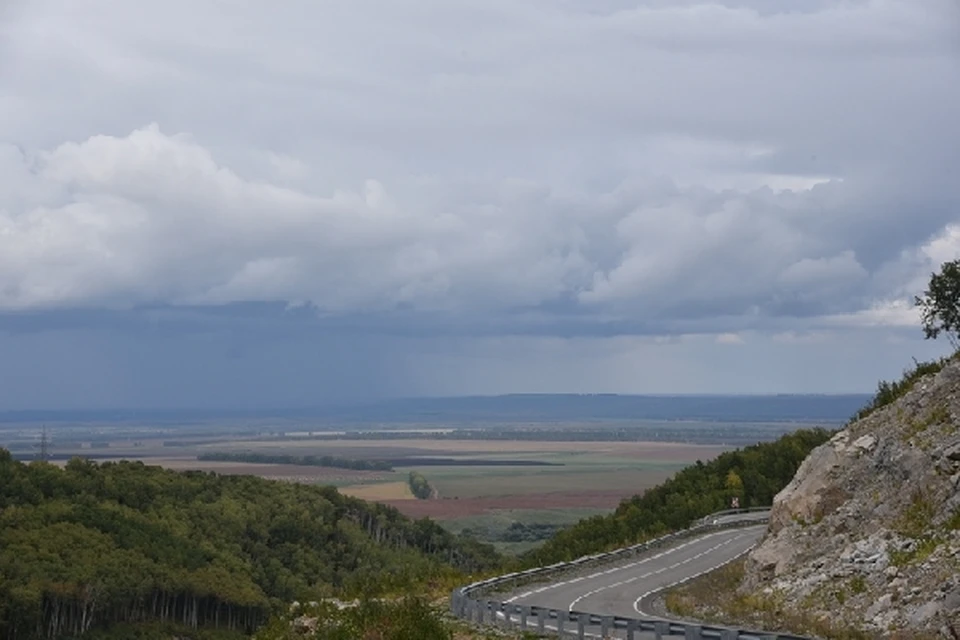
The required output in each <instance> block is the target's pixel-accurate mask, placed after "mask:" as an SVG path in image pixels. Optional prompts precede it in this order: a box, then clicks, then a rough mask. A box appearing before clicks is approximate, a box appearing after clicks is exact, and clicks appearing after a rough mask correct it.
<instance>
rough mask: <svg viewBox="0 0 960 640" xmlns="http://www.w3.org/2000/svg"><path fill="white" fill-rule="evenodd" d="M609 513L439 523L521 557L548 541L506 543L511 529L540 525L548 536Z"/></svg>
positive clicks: (559, 511) (544, 512) (517, 512)
mask: <svg viewBox="0 0 960 640" xmlns="http://www.w3.org/2000/svg"><path fill="white" fill-rule="evenodd" d="M608 512H609V510H608V509H583V508H554V509H497V510H494V511H490V512H487V513H485V514H483V515H476V516H466V517H462V518H453V519H450V520H439V521H438V522H439V523H440V524H441V525H443V526H444V528H446V529H448V530H450V531H452V532H453V533H466V534H469V535H472V536H474V537H475V538H477V539H478V540H482V541H484V542H490V543H491V544H492V545H493V546H494V547H495V548H496V549H497V550H498V551H500V552H501V553H505V554H509V555H519V554H521V553H523V552H525V551H529V550H530V549H534V548H536V547H538V546H539V545H541V544H543V542H544V539H545V538H542V539H527V540H513V541H508V540H504V538H505V537H508V535H509V531H510V528H511V527H512V526H514V524H515V523H520V524H521V525H525V526H528V527H531V528H534V527H537V526H538V525H539V526H541V527H543V529H542V530H543V531H544V532H546V530H547V528H548V527H556V528H562V527H567V526H570V525H572V524H575V523H576V522H577V521H579V520H580V519H582V518H589V517H591V516H595V515H599V514H602V513H608Z"/></svg>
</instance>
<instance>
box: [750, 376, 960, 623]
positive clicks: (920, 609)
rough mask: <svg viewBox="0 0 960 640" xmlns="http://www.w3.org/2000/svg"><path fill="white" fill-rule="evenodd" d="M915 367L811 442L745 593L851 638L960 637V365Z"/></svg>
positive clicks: (756, 556)
mask: <svg viewBox="0 0 960 640" xmlns="http://www.w3.org/2000/svg"><path fill="white" fill-rule="evenodd" d="M937 368H939V367H936V366H934V367H930V366H927V367H926V368H925V369H922V370H921V371H920V372H919V373H923V372H924V371H931V370H935V369H937ZM919 373H916V374H914V375H908V376H907V377H906V378H905V380H904V382H902V383H900V384H899V386H896V385H894V386H891V385H887V386H886V387H885V386H884V385H881V394H880V395H882V394H883V393H884V392H885V391H886V392H888V397H887V401H889V400H892V399H893V397H894V396H896V395H902V397H900V398H899V399H896V400H895V401H893V402H890V403H889V404H886V406H882V407H879V408H876V409H875V410H873V411H872V412H871V411H865V412H863V417H862V418H861V419H859V420H857V421H855V422H853V423H852V424H850V425H849V426H848V427H847V428H845V429H844V430H842V431H840V432H838V433H837V434H836V435H835V436H834V437H833V438H831V439H830V441H829V442H827V443H825V444H823V445H822V446H820V447H818V448H817V449H815V450H814V451H813V453H812V454H811V455H810V457H809V458H808V459H807V460H806V461H805V462H804V463H803V465H801V467H800V469H799V470H798V472H797V474H796V476H795V477H794V479H793V480H792V481H791V482H790V484H789V485H788V486H787V487H786V488H785V489H784V490H783V491H782V492H780V493H779V494H778V495H777V497H776V500H775V501H774V508H773V513H772V519H771V524H770V529H769V532H768V535H767V536H766V538H765V539H764V541H763V542H762V544H761V545H760V546H759V547H758V548H757V549H755V550H754V551H753V552H752V553H751V555H750V556H749V557H748V559H747V561H746V563H745V566H744V576H743V580H742V583H741V586H740V594H741V596H743V597H744V598H750V599H752V600H751V601H752V602H753V603H754V604H755V605H758V606H762V607H766V608H774V609H776V610H777V611H779V612H781V614H782V615H781V618H783V619H789V618H794V619H799V618H801V617H805V618H806V619H808V620H810V621H812V622H813V623H814V624H815V625H818V624H819V625H826V626H828V627H830V628H833V629H838V630H840V629H846V630H847V631H846V633H848V634H849V635H850V636H851V637H854V636H855V637H903V638H907V637H909V638H921V637H930V638H933V637H942V638H960V428H958V426H960V361H957V359H956V358H954V359H953V361H951V362H949V363H946V365H945V366H944V367H943V369H942V370H941V371H939V373H931V374H928V375H925V376H920V375H919ZM878 397H879V396H878ZM877 404H883V403H882V402H878V403H877Z"/></svg>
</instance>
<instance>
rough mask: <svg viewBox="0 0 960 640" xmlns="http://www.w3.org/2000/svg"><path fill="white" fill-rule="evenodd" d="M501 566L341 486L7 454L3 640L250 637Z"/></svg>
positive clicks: (0, 484)
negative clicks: (293, 610) (27, 459)
mask: <svg viewBox="0 0 960 640" xmlns="http://www.w3.org/2000/svg"><path fill="white" fill-rule="evenodd" d="M500 564H501V559H500V557H499V556H498V555H497V554H496V552H495V551H494V550H493V549H492V548H491V547H489V546H487V545H483V544H480V543H477V542H474V541H470V540H465V539H459V538H457V537H455V536H454V535H453V534H451V533H449V532H447V531H446V530H444V529H443V528H441V527H440V526H439V525H437V524H435V523H433V522H432V521H430V520H427V519H423V520H418V521H412V520H410V519H408V518H406V517H404V516H402V515H401V514H400V513H399V512H398V511H396V510H395V509H393V508H390V507H386V506H381V505H377V504H370V503H366V502H363V501H361V500H357V499H353V498H349V497H345V496H343V495H341V494H339V493H338V492H337V491H336V490H335V489H334V488H332V487H315V486H306V485H300V484H294V483H280V482H271V481H268V480H263V479H260V478H256V477H252V476H227V475H216V474H212V473H205V472H200V471H188V472H183V473H177V472H173V471H168V470H164V469H161V468H159V467H149V466H145V465H143V464H142V463H139V462H126V461H123V462H105V463H101V464H97V463H94V462H90V461H87V460H83V459H80V458H74V459H72V460H71V461H69V462H68V463H67V465H66V467H65V468H63V469H61V468H59V467H56V466H54V465H52V464H49V463H45V462H33V463H30V464H24V463H22V462H18V461H16V460H14V459H13V458H12V457H11V456H10V454H9V452H7V451H6V450H4V449H0V638H4V639H5V640H33V639H41V638H43V639H46V638H49V639H53V638H70V637H78V636H81V635H84V634H86V632H88V631H95V630H97V629H103V628H108V627H111V626H115V625H118V624H131V623H176V624H179V625H182V626H184V627H187V628H207V629H226V630H236V631H238V632H243V633H251V632H252V631H253V630H255V629H256V628H258V627H259V626H261V625H262V624H263V623H264V622H266V621H267V620H268V619H269V618H270V616H271V615H272V614H274V613H276V612H277V611H280V610H282V609H283V608H284V607H286V606H288V605H289V603H290V602H291V601H293V600H297V599H301V600H312V599H320V598H322V597H325V596H331V595H338V596H351V595H355V594H365V595H369V594H372V593H378V592H388V591H393V592H396V591H400V590H402V589H403V588H404V587H407V586H409V585H423V584H425V583H426V582H427V581H429V580H431V579H441V580H442V579H447V580H449V579H451V577H452V576H460V577H459V578H457V579H463V576H464V575H465V574H466V573H468V572H476V571H484V570H490V569H493V568H495V567H498V566H500Z"/></svg>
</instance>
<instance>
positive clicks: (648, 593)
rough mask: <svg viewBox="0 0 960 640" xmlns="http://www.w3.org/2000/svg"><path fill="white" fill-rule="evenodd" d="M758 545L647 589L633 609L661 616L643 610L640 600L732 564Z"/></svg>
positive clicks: (649, 615) (653, 616)
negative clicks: (707, 567) (662, 584)
mask: <svg viewBox="0 0 960 640" xmlns="http://www.w3.org/2000/svg"><path fill="white" fill-rule="evenodd" d="M756 546H757V543H753V544H752V545H750V546H749V547H747V548H746V549H744V550H743V551H741V552H740V553H738V554H737V555H735V556H733V557H732V558H730V559H729V560H726V561H724V562H721V563H720V564H717V565H714V566H712V567H710V568H709V569H704V570H703V571H701V572H699V573H695V574H693V575H692V576H687V577H686V578H682V579H680V580H677V581H676V582H671V583H670V584H668V585H665V586H663V587H657V588H656V589H651V590H650V591H647V592H646V593H645V594H643V595H642V596H640V597H639V598H637V599H636V600H634V601H633V610H634V611H636V612H637V613H638V614H640V615H641V616H647V617H650V618H659V616H657V615H656V614H653V613H650V612H647V611H643V610H642V609H641V608H640V602H641V601H642V600H643V599H644V598H646V597H648V596H650V595H653V594H654V593H657V592H658V591H666V590H667V589H672V588H673V587H676V586H677V585H681V584H683V583H684V582H689V581H690V580H693V579H694V578H699V577H700V576H702V575H704V574H707V573H710V572H711V571H715V570H717V569H719V568H720V567H722V566H724V565H726V564H730V563H731V562H733V561H734V560H736V559H737V558H740V557H742V556H744V555H746V554H748V553H750V551H751V550H752V549H753V548H754V547H756Z"/></svg>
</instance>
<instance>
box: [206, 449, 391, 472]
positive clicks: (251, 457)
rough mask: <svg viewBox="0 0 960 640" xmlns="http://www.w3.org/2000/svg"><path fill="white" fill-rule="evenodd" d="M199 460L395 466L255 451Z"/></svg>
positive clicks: (223, 453)
mask: <svg viewBox="0 0 960 640" xmlns="http://www.w3.org/2000/svg"><path fill="white" fill-rule="evenodd" d="M197 460H215V461H223V462H252V463H256V464H295V465H302V466H305V467H334V468H337V469H354V470H356V471H393V465H392V464H390V462H389V461H387V460H355V459H353V458H340V457H337V456H292V455H286V454H282V453H256V452H254V451H237V452H227V451H214V452H211V453H201V454H200V455H198V456H197Z"/></svg>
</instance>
